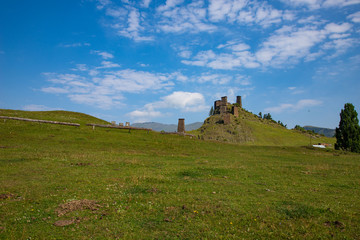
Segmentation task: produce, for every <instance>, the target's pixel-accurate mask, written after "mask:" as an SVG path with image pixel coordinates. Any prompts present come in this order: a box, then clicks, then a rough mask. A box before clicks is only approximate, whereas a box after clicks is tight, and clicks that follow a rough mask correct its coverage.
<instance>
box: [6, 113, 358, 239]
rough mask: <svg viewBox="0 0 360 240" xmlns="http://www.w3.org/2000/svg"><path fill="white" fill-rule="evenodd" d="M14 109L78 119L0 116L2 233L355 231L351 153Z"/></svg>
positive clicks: (124, 235) (107, 235)
mask: <svg viewBox="0 0 360 240" xmlns="http://www.w3.org/2000/svg"><path fill="white" fill-rule="evenodd" d="M9 113H10V112H9V111H5V110H2V111H0V115H6V114H7V115H8V116H10V114H9ZM11 114H12V115H11V116H14V115H16V116H17V117H32V118H37V119H46V120H58V121H71V122H78V123H81V124H82V125H81V127H80V128H77V127H71V126H60V125H51V124H39V123H29V122H21V121H13V120H7V121H6V122H4V121H3V120H0V238H1V239H304V238H306V239H330V238H331V239H332V238H335V239H360V224H359V223H360V208H359V206H360V187H359V186H360V155H358V154H351V153H344V152H338V151H334V150H331V149H330V150H321V149H311V148H308V147H305V146H304V145H306V144H305V140H304V144H299V143H302V142H303V140H299V139H300V138H297V137H296V136H291V137H289V139H292V138H293V139H294V140H293V141H292V142H291V143H292V144H291V143H289V142H287V144H286V146H285V145H283V144H281V141H280V143H278V144H277V146H276V142H275V143H274V141H273V140H272V141H271V142H266V141H265V140H264V139H262V138H261V136H257V135H256V136H255V137H256V138H257V139H258V140H259V141H258V142H253V143H251V144H250V145H249V144H247V145H239V144H231V143H223V142H215V141H203V140H198V139H194V138H189V137H182V136H177V135H162V134H160V133H156V132H150V133H147V132H146V131H131V133H129V132H128V131H127V130H118V129H106V128H96V129H95V131H93V130H92V128H91V127H87V126H85V125H84V124H85V123H88V122H91V123H101V120H99V119H93V118H92V117H90V116H88V115H82V114H80V115H79V114H77V113H68V112H50V113H46V112H43V113H40V114H41V116H40V115H38V114H39V113H28V112H18V111H13V112H12V113H11ZM70 118H72V119H71V120H70ZM96 121H100V122H96ZM255 127H256V126H255ZM264 131H268V132H272V130H271V129H270V128H269V129H267V130H264ZM274 134H275V133H274ZM276 134H277V133H276ZM276 134H275V135H276ZM283 134H284V135H286V134H285V133H283ZM274 138H276V136H274ZM301 139H302V138H301ZM306 139H307V138H306ZM59 225H60V226H59Z"/></svg>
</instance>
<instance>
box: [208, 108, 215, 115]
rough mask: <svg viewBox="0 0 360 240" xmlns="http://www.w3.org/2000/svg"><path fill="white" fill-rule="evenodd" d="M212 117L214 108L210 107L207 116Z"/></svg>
mask: <svg viewBox="0 0 360 240" xmlns="http://www.w3.org/2000/svg"><path fill="white" fill-rule="evenodd" d="M212 115H214V107H211V109H210V112H209V116H212Z"/></svg>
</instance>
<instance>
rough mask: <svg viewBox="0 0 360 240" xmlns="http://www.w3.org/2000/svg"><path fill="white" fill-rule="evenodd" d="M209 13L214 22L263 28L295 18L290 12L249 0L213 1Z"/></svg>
mask: <svg viewBox="0 0 360 240" xmlns="http://www.w3.org/2000/svg"><path fill="white" fill-rule="evenodd" d="M208 11H209V15H210V17H209V18H210V20H211V21H213V22H224V21H225V22H228V23H240V24H246V25H249V24H258V25H260V26H263V27H268V26H270V25H271V24H276V23H281V22H282V21H285V20H292V19H293V18H294V14H292V13H291V12H289V11H282V10H277V9H274V8H273V7H272V6H270V5H269V4H267V3H266V2H256V1H248V0H211V1H210V4H209V8H208Z"/></svg>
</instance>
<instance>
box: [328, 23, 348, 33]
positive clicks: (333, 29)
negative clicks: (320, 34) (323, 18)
mask: <svg viewBox="0 0 360 240" xmlns="http://www.w3.org/2000/svg"><path fill="white" fill-rule="evenodd" d="M351 27H352V25H351V24H349V23H343V24H336V23H329V24H327V25H326V26H325V30H326V31H327V32H329V33H343V32H347V31H349V30H350V29H351Z"/></svg>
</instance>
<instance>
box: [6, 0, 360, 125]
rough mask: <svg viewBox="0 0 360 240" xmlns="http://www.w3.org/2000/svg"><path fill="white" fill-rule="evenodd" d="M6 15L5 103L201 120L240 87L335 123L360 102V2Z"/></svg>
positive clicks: (310, 120) (106, 0) (288, 114)
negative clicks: (347, 106) (347, 107)
mask: <svg viewBox="0 0 360 240" xmlns="http://www.w3.org/2000/svg"><path fill="white" fill-rule="evenodd" d="M0 22H1V24H0V108H7V109H21V110H53V109H62V110H70V111H77V112H83V113H87V114H91V115H95V116H98V117H100V118H103V119H106V120H109V121H111V120H115V121H117V122H125V121H130V122H132V123H134V122H144V121H156V122H162V123H177V119H178V118H185V121H186V122H187V123H191V122H196V121H203V120H204V119H205V118H206V117H207V116H208V112H209V110H210V107H211V106H212V105H213V102H214V101H215V100H217V99H219V98H220V97H221V96H228V100H229V101H230V102H234V101H235V98H236V96H237V95H240V96H242V97H243V106H244V108H246V109H247V110H249V111H251V112H253V113H255V114H258V113H259V112H262V113H268V112H269V113H271V115H272V116H273V118H274V119H275V120H281V121H282V122H283V123H285V124H287V125H288V127H293V126H294V125H295V124H299V125H302V126H303V125H315V126H321V127H329V128H335V127H336V126H338V123H339V113H340V110H341V108H343V106H344V104H345V103H347V102H350V103H353V104H354V105H355V108H356V109H357V111H358V112H359V111H360V94H359V90H360V81H359V80H360V77H359V76H360V47H359V36H360V27H359V26H360V0H271V1H260V0H193V1H187V0H138V1H135V0H58V1H56V0H54V1H48V0H32V1H24V0H11V1H1V2H0Z"/></svg>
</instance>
